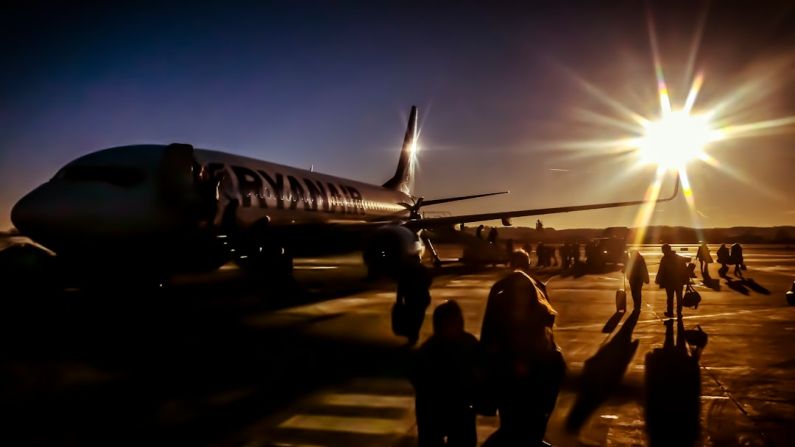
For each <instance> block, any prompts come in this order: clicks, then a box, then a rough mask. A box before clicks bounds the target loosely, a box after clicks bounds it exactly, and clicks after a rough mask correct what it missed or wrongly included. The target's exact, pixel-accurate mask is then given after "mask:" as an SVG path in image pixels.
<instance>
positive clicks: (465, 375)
mask: <svg viewBox="0 0 795 447" xmlns="http://www.w3.org/2000/svg"><path fill="white" fill-rule="evenodd" d="M479 350H480V347H479V345H478V340H477V339H476V338H475V336H474V335H472V334H470V333H468V332H466V331H464V316H463V314H462V312H461V308H460V307H459V306H458V303H456V302H455V301H447V302H445V303H443V304H440V305H439V306H438V307H437V308H436V309H435V310H434V311H433V335H432V336H431V337H430V338H429V339H428V340H427V341H426V342H425V343H423V344H422V346H421V347H420V348H419V350H418V351H417V356H416V361H415V365H414V370H413V374H412V378H411V379H412V380H411V381H412V384H413V385H414V390H415V392H416V412H417V435H418V445H419V447H432V446H445V445H447V446H461V447H475V444H477V432H476V426H475V410H474V409H473V406H474V400H475V383H476V378H477V371H476V369H477V364H478V360H479ZM445 438H446V442H445Z"/></svg>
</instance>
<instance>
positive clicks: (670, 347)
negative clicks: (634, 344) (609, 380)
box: [644, 320, 707, 447]
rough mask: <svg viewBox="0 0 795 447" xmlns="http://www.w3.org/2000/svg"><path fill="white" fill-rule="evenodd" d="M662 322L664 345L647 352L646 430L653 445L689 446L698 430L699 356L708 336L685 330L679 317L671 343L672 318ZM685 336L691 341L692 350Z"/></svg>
mask: <svg viewBox="0 0 795 447" xmlns="http://www.w3.org/2000/svg"><path fill="white" fill-rule="evenodd" d="M664 324H665V342H664V344H663V347H662V348H657V349H654V350H653V351H651V352H649V353H648V354H647V355H646V362H645V363H646V364H645V367H646V368H645V388H646V393H645V395H646V405H645V406H644V407H645V413H646V431H647V432H648V434H649V442H650V445H652V446H655V447H656V446H689V445H693V444H694V443H695V441H696V440H697V439H698V434H699V430H700V420H699V417H700V405H701V402H700V399H701V378H700V370H699V366H698V360H699V356H700V353H701V350H702V349H703V348H704V346H706V344H707V336H706V334H705V333H704V332H703V331H701V330H700V328H699V330H698V331H685V329H684V324H683V322H682V320H678V321H677V336H676V343H674V329H673V327H674V322H673V320H667V321H665V323H664ZM688 333H689V334H688ZM688 335H689V337H688ZM686 340H687V341H689V342H690V343H691V344H692V345H694V349H693V353H692V354H691V353H690V352H689V351H688V347H687V341H686Z"/></svg>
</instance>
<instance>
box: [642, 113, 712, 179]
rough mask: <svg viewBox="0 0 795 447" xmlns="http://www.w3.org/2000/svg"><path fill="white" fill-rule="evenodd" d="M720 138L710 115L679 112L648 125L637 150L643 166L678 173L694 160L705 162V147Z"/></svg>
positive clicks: (669, 114) (647, 123)
mask: <svg viewBox="0 0 795 447" xmlns="http://www.w3.org/2000/svg"><path fill="white" fill-rule="evenodd" d="M719 138H720V133H719V132H718V131H717V130H716V129H714V128H713V127H712V125H711V123H710V120H709V117H708V116H707V115H691V114H690V113H688V111H686V110H677V111H670V112H668V113H665V114H663V116H662V117H661V118H660V119H659V120H657V121H647V122H645V123H644V125H643V135H642V136H641V138H639V140H638V142H637V148H638V154H639V156H640V159H641V160H642V161H643V162H647V163H653V164H656V165H657V166H659V167H661V168H665V169H675V170H679V169H681V168H683V167H684V166H685V165H686V164H687V163H688V162H689V161H691V160H694V159H703V157H704V156H705V153H704V149H705V148H706V146H707V145H708V144H709V143H711V142H713V141H715V140H718V139H719Z"/></svg>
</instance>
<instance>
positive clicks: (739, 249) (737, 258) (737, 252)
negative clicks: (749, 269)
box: [729, 242, 745, 278]
mask: <svg viewBox="0 0 795 447" xmlns="http://www.w3.org/2000/svg"><path fill="white" fill-rule="evenodd" d="M729 259H730V260H731V263H732V264H734V276H737V277H739V278H742V277H743V269H744V268H745V260H744V259H743V246H742V245H740V244H739V243H738V242H735V243H734V245H732V251H731V255H729Z"/></svg>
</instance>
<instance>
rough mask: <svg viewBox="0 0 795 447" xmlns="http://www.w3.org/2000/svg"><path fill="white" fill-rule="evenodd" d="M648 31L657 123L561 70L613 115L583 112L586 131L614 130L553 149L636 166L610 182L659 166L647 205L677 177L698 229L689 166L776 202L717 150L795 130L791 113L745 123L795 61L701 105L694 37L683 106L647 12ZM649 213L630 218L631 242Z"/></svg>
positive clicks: (639, 237)
mask: <svg viewBox="0 0 795 447" xmlns="http://www.w3.org/2000/svg"><path fill="white" fill-rule="evenodd" d="M702 20H703V17H702ZM648 29H649V38H650V43H651V53H652V54H651V55H652V60H653V64H654V75H655V81H656V84H657V95H656V96H657V101H658V102H659V103H658V104H657V106H658V107H659V108H658V110H659V112H658V115H657V116H655V117H648V116H644V115H643V114H642V113H638V112H636V111H634V110H632V109H631V108H630V107H629V106H627V105H625V104H623V103H621V101H619V100H617V99H615V98H612V97H611V96H610V95H609V94H607V93H606V92H605V91H603V90H601V89H599V88H598V87H596V86H595V85H593V84H591V83H589V82H588V81H587V80H585V79H583V78H582V77H580V76H579V75H577V74H576V73H573V72H571V71H570V70H566V74H567V75H569V76H570V77H571V78H572V79H573V80H574V82H575V83H576V84H577V85H578V86H580V87H581V88H582V89H583V90H584V91H585V92H586V93H587V94H588V95H589V96H591V97H592V98H594V99H596V100H597V101H599V102H600V103H601V104H602V105H603V106H605V107H606V108H607V109H608V110H610V111H612V112H614V113H612V114H604V113H599V112H595V111H590V110H580V111H578V117H579V118H581V119H582V120H584V122H587V123H589V124H591V125H596V126H599V127H601V128H609V129H611V132H610V134H609V136H606V137H603V138H597V139H585V140H580V141H566V142H557V143H555V144H553V145H552V147H554V148H558V149H568V150H571V151H574V152H570V153H569V157H574V158H579V157H592V156H594V155H598V156H606V155H611V156H613V157H614V158H615V159H616V160H626V158H627V157H629V158H631V159H632V160H633V161H634V164H632V169H630V170H624V172H623V173H622V175H617V176H615V178H614V179H613V180H614V181H617V180H618V179H620V178H623V175H625V174H626V173H627V172H629V171H632V170H637V169H640V168H642V167H643V166H649V165H651V166H656V168H657V169H656V175H655V177H654V179H653V180H652V181H651V183H650V184H649V186H648V187H647V190H646V196H645V197H646V200H649V201H653V200H655V199H656V198H657V197H658V196H659V194H660V189H661V186H662V184H663V180H664V179H665V177H666V175H665V174H666V173H667V172H671V171H673V172H676V173H678V178H679V179H680V181H681V184H682V190H683V192H684V197H685V201H686V202H687V205H688V208H689V210H690V218H691V223H692V224H693V226H694V227H696V228H699V227H700V226H701V222H700V218H701V217H704V216H705V215H704V214H703V213H702V212H700V211H699V210H698V209H697V208H696V194H695V192H694V191H693V188H692V187H691V183H690V177H689V176H688V166H689V165H690V164H692V163H698V162H703V163H705V164H707V165H709V166H711V167H712V168H715V169H717V170H718V171H720V172H722V173H724V174H726V175H727V176H728V177H730V178H733V179H735V180H739V181H742V182H744V183H745V184H746V186H749V187H752V188H754V189H756V190H758V191H760V192H761V193H764V194H766V195H768V196H779V195H780V194H778V193H776V192H775V191H770V190H767V189H765V188H764V186H763V185H760V183H759V182H752V181H751V179H749V178H747V177H745V176H744V175H743V174H742V173H741V172H740V171H739V170H738V169H736V168H733V167H731V166H729V164H728V163H726V162H725V160H721V157H719V155H718V154H716V151H718V150H719V149H720V146H721V143H722V142H725V141H727V140H734V139H739V138H753V137H759V136H764V135H772V134H777V133H782V132H791V131H793V130H795V115H790V116H781V117H774V118H768V119H761V120H753V119H748V118H749V117H753V116H754V115H757V116H758V115H760V114H764V115H765V116H766V117H769V113H766V112H768V110H763V109H757V107H758V106H759V105H760V104H765V102H766V101H768V100H769V99H770V95H771V94H772V93H773V92H774V91H775V88H774V85H775V84H774V81H775V75H774V74H771V71H776V72H779V73H785V72H787V71H788V70H791V68H792V67H793V66H795V63H793V62H795V60H791V59H788V60H787V61H778V63H777V64H776V65H774V66H778V67H779V68H783V69H782V70H770V69H768V70H765V71H764V73H763V74H760V75H759V76H756V77H753V78H751V79H750V80H748V81H747V82H742V83H738V85H736V86H734V87H733V88H732V89H731V92H732V93H731V94H729V95H727V96H725V97H723V98H718V99H714V98H713V100H712V101H710V102H711V103H712V104H713V105H712V106H709V105H707V106H699V104H698V99H699V93H700V92H701V88H702V86H703V85H704V84H705V83H706V82H708V81H709V80H708V79H707V78H706V77H705V75H704V72H703V71H701V72H697V73H696V74H695V76H693V72H694V71H695V70H693V66H694V65H695V60H696V52H697V50H698V48H697V47H698V42H699V41H700V32H699V34H698V38H697V39H695V41H694V45H693V47H692V48H691V54H690V57H689V58H688V61H689V63H688V66H687V67H686V73H685V75H686V76H687V77H688V78H690V76H693V77H692V80H691V82H690V85H689V88H688V90H687V96H685V97H684V101H682V102H680V103H677V101H674V100H673V99H672V97H671V92H670V91H669V88H668V84H667V82H666V79H665V75H664V70H663V65H662V61H661V57H660V53H659V49H658V45H657V39H656V36H655V31H654V23H653V21H652V20H651V14H649V22H648ZM699 29H701V28H699ZM768 68H769V67H768ZM760 76H761V77H762V78H764V82H760V79H759V78H760ZM713 90H714V89H713ZM654 208H655V204H654V203H649V204H646V205H643V206H641V207H640V209H639V210H638V212H637V214H636V216H635V220H634V226H635V227H636V228H637V229H638V231H636V240H635V241H634V242H635V243H640V242H642V241H643V240H644V237H645V228H646V227H647V226H648V224H649V222H650V221H651V219H652V216H653V215H654V214H653V213H654V211H655V209H654Z"/></svg>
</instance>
